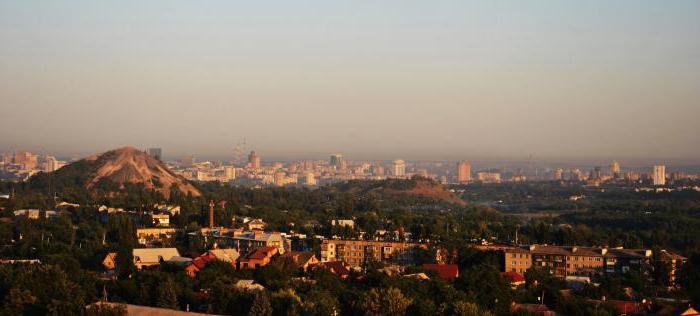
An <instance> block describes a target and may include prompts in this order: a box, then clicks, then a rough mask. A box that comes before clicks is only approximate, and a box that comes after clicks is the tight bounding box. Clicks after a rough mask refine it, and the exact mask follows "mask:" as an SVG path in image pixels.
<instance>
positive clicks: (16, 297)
mask: <svg viewBox="0 0 700 316" xmlns="http://www.w3.org/2000/svg"><path fill="white" fill-rule="evenodd" d="M34 302H36V297H34V296H33V295H32V292H31V291H28V290H21V289H17V288H13V289H10V293H8V294H7V296H6V297H5V303H4V304H3V309H2V313H1V314H2V315H22V314H24V308H25V306H26V305H31V304H34Z"/></svg>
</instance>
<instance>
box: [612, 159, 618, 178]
mask: <svg viewBox="0 0 700 316" xmlns="http://www.w3.org/2000/svg"><path fill="white" fill-rule="evenodd" d="M610 176H612V177H613V178H614V179H619V178H620V163H619V162H617V161H615V160H613V161H612V163H610Z"/></svg>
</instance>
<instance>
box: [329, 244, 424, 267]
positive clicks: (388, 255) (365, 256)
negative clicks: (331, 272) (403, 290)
mask: <svg viewBox="0 0 700 316" xmlns="http://www.w3.org/2000/svg"><path fill="white" fill-rule="evenodd" d="M416 248H423V249H427V246H426V245H424V244H418V243H407V242H390V241H374V240H335V239H330V240H329V239H326V240H324V241H323V242H322V243H321V256H320V257H321V262H330V261H344V262H347V263H348V264H349V265H350V266H354V267H357V266H360V265H362V263H364V262H366V261H368V260H376V261H387V262H392V263H396V264H401V265H410V264H412V263H413V258H414V253H415V250H416Z"/></svg>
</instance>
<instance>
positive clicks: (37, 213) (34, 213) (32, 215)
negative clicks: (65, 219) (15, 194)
mask: <svg viewBox="0 0 700 316" xmlns="http://www.w3.org/2000/svg"><path fill="white" fill-rule="evenodd" d="M42 212H43V216H44V217H45V218H54V217H57V216H58V213H57V212H56V211H41V210H37V209H28V210H16V211H14V214H15V216H26V217H27V218H28V219H39V218H40V217H41V216H42Z"/></svg>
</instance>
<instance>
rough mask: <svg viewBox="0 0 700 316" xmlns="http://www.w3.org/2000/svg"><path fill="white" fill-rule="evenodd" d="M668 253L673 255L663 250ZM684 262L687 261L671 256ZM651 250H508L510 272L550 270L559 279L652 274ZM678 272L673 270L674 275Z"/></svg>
mask: <svg viewBox="0 0 700 316" xmlns="http://www.w3.org/2000/svg"><path fill="white" fill-rule="evenodd" d="M663 253H664V254H669V252H667V251H665V250H664V251H663ZM667 256H668V257H672V258H674V259H675V260H674V261H673V267H676V266H677V264H676V262H681V261H683V260H684V259H685V258H684V257H682V256H679V255H676V254H670V255H667ZM653 260H654V257H653V252H652V251H651V250H649V249H623V248H604V247H578V246H549V245H530V246H522V247H513V248H506V249H504V261H505V262H504V264H505V266H504V267H505V271H506V272H518V273H524V272H525V271H527V269H529V268H531V267H535V268H546V269H549V270H550V271H551V272H552V273H553V274H554V275H556V276H558V277H562V278H565V277H568V276H576V277H592V276H598V275H602V274H605V273H626V272H629V271H636V272H640V273H648V272H650V271H651V269H652V266H653ZM673 272H675V271H672V273H673Z"/></svg>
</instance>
